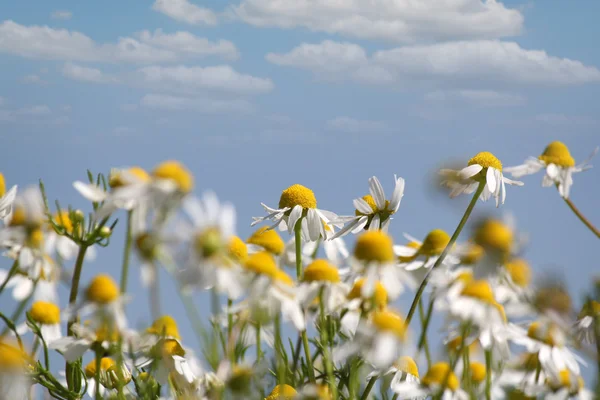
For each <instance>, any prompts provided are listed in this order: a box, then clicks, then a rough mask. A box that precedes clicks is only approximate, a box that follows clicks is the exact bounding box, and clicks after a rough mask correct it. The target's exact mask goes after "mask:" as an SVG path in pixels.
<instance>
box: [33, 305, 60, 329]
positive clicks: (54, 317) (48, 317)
mask: <svg viewBox="0 0 600 400" xmlns="http://www.w3.org/2000/svg"><path fill="white" fill-rule="evenodd" d="M29 315H30V316H31V319H33V320H34V321H35V322H37V323H38V324H43V325H55V324H58V323H60V308H58V306H57V305H56V304H53V303H48V302H46V301H36V302H35V303H33V304H32V306H31V310H29Z"/></svg>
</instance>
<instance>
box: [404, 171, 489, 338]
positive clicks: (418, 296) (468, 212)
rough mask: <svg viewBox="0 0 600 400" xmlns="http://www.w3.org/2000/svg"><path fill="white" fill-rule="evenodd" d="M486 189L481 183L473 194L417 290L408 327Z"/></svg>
mask: <svg viewBox="0 0 600 400" xmlns="http://www.w3.org/2000/svg"><path fill="white" fill-rule="evenodd" d="M484 188H485V181H483V182H480V183H479V186H478V187H477V190H476V191H475V193H474V194H473V198H472V199H471V202H470V203H469V205H468V207H467V209H466V210H465V213H464V215H463V217H462V218H461V220H460V222H459V223H458V226H457V227H456V230H455V231H454V233H453V234H452V237H451V238H450V241H449V242H448V245H446V248H444V251H442V254H440V256H439V257H438V259H437V260H436V262H435V264H433V267H431V269H430V270H429V272H428V273H427V275H425V278H424V279H423V282H421V285H420V286H419V289H418V290H417V294H416V295H415V298H414V299H413V302H412V304H411V306H410V310H409V311H408V315H407V316H406V327H408V326H409V325H410V321H411V320H412V317H413V315H414V314H415V310H416V309H417V304H418V303H419V300H420V299H421V296H422V295H423V292H424V291H425V287H426V286H427V283H428V282H429V277H430V276H431V273H432V272H433V271H434V270H436V269H437V268H438V267H439V266H440V265H442V262H443V261H444V259H445V258H446V255H448V252H449V251H450V249H451V248H452V247H453V246H454V243H455V242H456V239H458V236H459V235H460V232H461V231H462V230H463V228H464V226H465V224H466V223H467V220H468V219H469V216H470V215H471V212H472V211H473V208H475V204H476V203H477V199H479V196H480V195H481V192H483V189H484Z"/></svg>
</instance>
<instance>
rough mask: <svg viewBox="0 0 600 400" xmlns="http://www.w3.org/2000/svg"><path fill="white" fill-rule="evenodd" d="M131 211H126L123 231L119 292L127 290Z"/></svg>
mask: <svg viewBox="0 0 600 400" xmlns="http://www.w3.org/2000/svg"><path fill="white" fill-rule="evenodd" d="M131 213H132V212H131V211H129V212H128V213H127V232H126V233H125V235H126V236H125V249H124V250H123V268H122V269H121V293H125V292H127V278H128V275H129V257H130V255H131V239H132V238H131Z"/></svg>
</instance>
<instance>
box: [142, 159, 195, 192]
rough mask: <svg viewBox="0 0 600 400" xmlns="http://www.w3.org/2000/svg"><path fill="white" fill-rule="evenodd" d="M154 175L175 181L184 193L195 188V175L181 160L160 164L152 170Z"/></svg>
mask: <svg viewBox="0 0 600 400" xmlns="http://www.w3.org/2000/svg"><path fill="white" fill-rule="evenodd" d="M152 176H154V177H155V178H158V179H169V180H171V181H173V182H174V183H175V184H176V185H177V188H178V189H179V190H180V191H181V192H182V193H189V192H190V191H191V190H192V189H193V188H194V176H193V175H192V174H191V172H190V171H188V169H187V168H185V167H184V166H183V164H181V163H180V162H179V161H165V162H162V163H160V164H158V166H157V167H156V168H154V171H152Z"/></svg>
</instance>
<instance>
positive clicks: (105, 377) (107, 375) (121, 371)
mask: <svg viewBox="0 0 600 400" xmlns="http://www.w3.org/2000/svg"><path fill="white" fill-rule="evenodd" d="M97 363H98V362H97V359H93V360H92V361H90V362H89V363H88V364H87V365H86V366H85V368H84V373H85V376H86V378H87V385H88V387H87V394H88V396H90V397H91V398H95V397H96V385H98V384H100V388H99V393H100V395H101V396H102V397H104V396H105V395H116V394H117V387H119V386H123V387H125V386H126V385H127V384H128V383H129V382H131V372H129V370H128V369H127V367H126V366H125V364H121V365H119V364H117V362H116V361H115V360H113V359H112V358H109V357H103V358H101V359H100V375H99V378H100V379H99V382H96V375H97V374H96V372H97V371H98V370H97V367H98V365H97Z"/></svg>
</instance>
